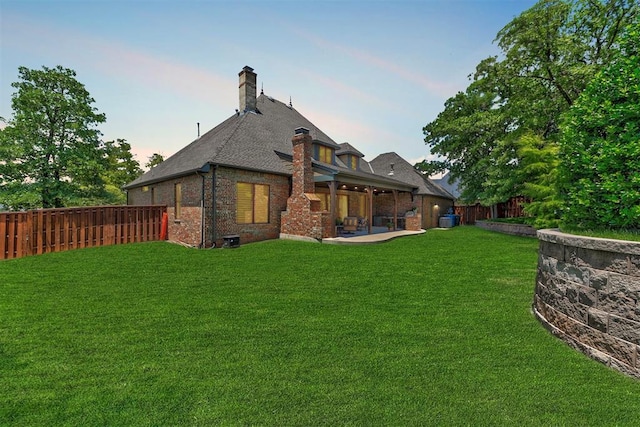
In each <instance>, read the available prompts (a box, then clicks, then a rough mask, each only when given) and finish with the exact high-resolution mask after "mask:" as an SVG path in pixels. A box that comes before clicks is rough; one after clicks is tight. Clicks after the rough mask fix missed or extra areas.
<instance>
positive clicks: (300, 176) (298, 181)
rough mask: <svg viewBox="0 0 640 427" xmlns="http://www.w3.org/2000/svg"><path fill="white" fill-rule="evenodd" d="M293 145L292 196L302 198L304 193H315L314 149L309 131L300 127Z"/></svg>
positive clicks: (293, 139) (296, 131) (294, 137)
mask: <svg viewBox="0 0 640 427" xmlns="http://www.w3.org/2000/svg"><path fill="white" fill-rule="evenodd" d="M291 142H292V143H293V179H292V181H293V184H292V189H291V195H292V196H294V197H299V196H302V195H303V194H304V193H315V185H314V183H313V169H312V166H311V157H312V152H311V150H312V149H313V146H312V142H313V140H312V139H311V135H309V129H306V128H303V127H299V128H297V129H296V130H295V134H294V136H293V138H292V139H291Z"/></svg>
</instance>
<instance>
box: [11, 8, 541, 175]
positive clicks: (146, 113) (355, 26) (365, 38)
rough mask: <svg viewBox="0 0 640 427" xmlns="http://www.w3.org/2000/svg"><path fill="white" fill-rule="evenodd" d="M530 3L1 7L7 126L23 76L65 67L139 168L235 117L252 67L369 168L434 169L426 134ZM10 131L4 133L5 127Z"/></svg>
mask: <svg viewBox="0 0 640 427" xmlns="http://www.w3.org/2000/svg"><path fill="white" fill-rule="evenodd" d="M534 4H535V1H534V0H411V1H404V0H393V1H389V0H387V1H383V0H370V1H365V0H358V1H349V0H345V1H338V0H331V1H326V0H323V1H320V0H318V1H304V0H300V1H285V0H278V1H274V0H264V1H260V0H251V1H247V0H245V1H242V0H240V1H231V0H210V1H207V0H182V1H177V0H129V1H125V0H111V1H103V0H98V1H92V0H73V1H59V0H48V1H43V0H40V1H31V0H19V1H13V0H0V117H4V118H5V119H10V118H11V116H12V109H11V96H12V94H13V93H14V92H15V90H14V88H13V87H12V86H11V83H12V82H15V81H17V80H18V67H20V66H25V67H28V68H32V69H40V68H41V67H42V66H46V67H50V68H51V67H55V66H56V65H61V66H63V67H65V68H70V69H73V70H75V72H76V73H77V76H76V78H77V80H78V81H80V82H81V83H82V84H84V85H85V87H86V89H87V90H88V91H89V93H90V94H91V96H92V97H93V98H94V99H95V103H94V104H93V106H94V107H95V108H97V110H98V111H99V112H101V113H104V114H105V115H106V117H107V121H106V123H104V124H101V125H100V126H99V129H100V131H101V132H102V133H103V136H102V138H103V139H104V140H105V141H108V140H115V139H117V138H123V139H126V140H127V142H129V143H130V144H131V147H132V152H133V153H134V155H135V157H136V159H137V160H138V161H139V162H140V163H141V164H142V165H144V163H146V161H147V160H148V157H149V156H151V155H152V154H153V153H160V154H162V155H163V156H164V157H165V158H166V157H168V156H170V155H172V154H174V153H175V152H177V151H178V150H180V149H181V148H182V147H184V146H186V145H187V144H189V143H190V142H191V141H193V140H194V139H196V138H197V129H198V128H197V123H200V133H201V134H203V133H204V132H206V131H207V130H209V129H211V128H213V127H214V126H216V125H217V124H219V123H220V122H222V121H223V120H225V119H227V118H228V117H230V116H231V115H232V114H234V113H235V109H236V108H238V73H239V72H240V71H241V70H242V68H243V67H244V66H245V65H248V66H250V67H252V68H253V69H254V72H256V73H257V75H258V86H259V89H258V90H260V89H263V90H264V93H265V94H266V95H269V96H271V97H273V98H276V99H278V100H280V101H282V102H285V103H289V100H291V102H292V104H293V107H294V108H295V109H296V110H297V111H299V112H300V113H301V114H302V115H304V116H305V117H307V118H308V119H309V120H310V121H311V122H313V123H314V124H315V125H316V126H317V127H318V128H320V129H322V130H323V131H324V132H325V133H326V134H327V135H329V136H330V137H331V138H333V140H334V141H336V142H338V143H342V142H348V143H350V144H351V145H353V146H354V147H356V148H357V149H358V150H360V151H361V152H362V153H363V154H365V160H373V158H375V157H376V156H377V155H378V154H381V153H386V152H390V151H395V152H397V153H398V154H399V155H400V156H402V157H404V158H405V159H406V160H407V161H409V162H410V163H412V164H413V163H416V162H418V161H420V160H422V159H424V158H426V157H428V158H431V156H430V153H429V150H428V147H427V146H426V145H425V144H424V135H423V133H422V128H423V127H424V126H425V125H426V124H427V123H429V122H431V121H433V120H435V119H436V117H437V116H438V114H439V113H440V112H441V111H442V110H443V108H444V103H445V101H446V100H447V99H448V98H450V97H452V96H454V95H455V94H456V93H457V92H458V91H463V90H465V88H466V87H467V86H468V84H469V79H468V76H469V75H470V74H471V73H473V71H474V69H475V67H476V65H477V64H478V63H479V62H480V61H481V60H482V59H484V58H487V57H489V56H492V55H499V53H500V50H499V48H498V46H497V45H496V44H495V43H494V39H495V37H496V34H497V33H498V31H499V30H500V29H501V28H502V27H504V26H505V25H506V24H508V23H509V22H510V21H511V20H512V19H513V18H515V17H516V16H518V15H519V14H520V13H522V12H523V11H525V10H526V9H528V8H530V7H531V6H533V5H534ZM0 125H1V124H0Z"/></svg>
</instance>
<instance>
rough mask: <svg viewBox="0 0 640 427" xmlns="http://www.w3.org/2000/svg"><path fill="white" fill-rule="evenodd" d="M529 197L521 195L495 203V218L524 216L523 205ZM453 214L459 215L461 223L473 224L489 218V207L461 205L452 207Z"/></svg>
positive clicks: (528, 200)
mask: <svg viewBox="0 0 640 427" xmlns="http://www.w3.org/2000/svg"><path fill="white" fill-rule="evenodd" d="M530 202H531V199H528V198H526V197H523V196H517V197H512V198H510V199H509V200H507V201H506V202H504V203H498V204H497V205H496V215H497V217H496V218H519V217H523V216H526V214H525V212H524V205H525V204H527V203H530ZM454 210H455V214H456V215H460V222H461V224H466V225H473V224H475V223H476V221H482V220H485V219H491V217H492V215H491V207H490V206H482V205H480V204H479V203H476V204H475V205H463V206H455V207H454Z"/></svg>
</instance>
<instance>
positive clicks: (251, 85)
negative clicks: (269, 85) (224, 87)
mask: <svg viewBox="0 0 640 427" xmlns="http://www.w3.org/2000/svg"><path fill="white" fill-rule="evenodd" d="M238 75H239V76H240V86H239V88H240V112H241V113H242V112H246V111H256V93H257V90H256V87H257V84H256V81H257V75H256V73H254V72H253V68H251V67H249V66H248V65H245V67H244V68H243V69H242V71H240V73H239V74H238Z"/></svg>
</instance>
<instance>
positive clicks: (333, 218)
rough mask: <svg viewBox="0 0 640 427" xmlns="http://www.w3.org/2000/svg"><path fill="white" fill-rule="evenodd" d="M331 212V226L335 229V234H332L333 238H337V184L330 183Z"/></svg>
mask: <svg viewBox="0 0 640 427" xmlns="http://www.w3.org/2000/svg"><path fill="white" fill-rule="evenodd" d="M329 206H330V207H329V212H330V215H329V216H330V217H331V226H332V227H333V232H332V233H331V234H332V236H333V237H337V232H336V182H335V181H329Z"/></svg>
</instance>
